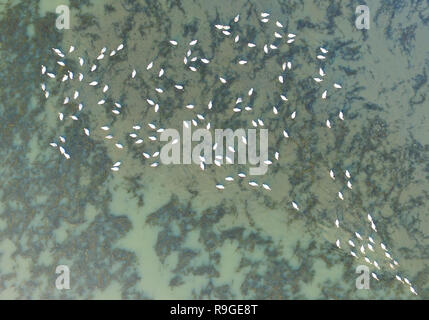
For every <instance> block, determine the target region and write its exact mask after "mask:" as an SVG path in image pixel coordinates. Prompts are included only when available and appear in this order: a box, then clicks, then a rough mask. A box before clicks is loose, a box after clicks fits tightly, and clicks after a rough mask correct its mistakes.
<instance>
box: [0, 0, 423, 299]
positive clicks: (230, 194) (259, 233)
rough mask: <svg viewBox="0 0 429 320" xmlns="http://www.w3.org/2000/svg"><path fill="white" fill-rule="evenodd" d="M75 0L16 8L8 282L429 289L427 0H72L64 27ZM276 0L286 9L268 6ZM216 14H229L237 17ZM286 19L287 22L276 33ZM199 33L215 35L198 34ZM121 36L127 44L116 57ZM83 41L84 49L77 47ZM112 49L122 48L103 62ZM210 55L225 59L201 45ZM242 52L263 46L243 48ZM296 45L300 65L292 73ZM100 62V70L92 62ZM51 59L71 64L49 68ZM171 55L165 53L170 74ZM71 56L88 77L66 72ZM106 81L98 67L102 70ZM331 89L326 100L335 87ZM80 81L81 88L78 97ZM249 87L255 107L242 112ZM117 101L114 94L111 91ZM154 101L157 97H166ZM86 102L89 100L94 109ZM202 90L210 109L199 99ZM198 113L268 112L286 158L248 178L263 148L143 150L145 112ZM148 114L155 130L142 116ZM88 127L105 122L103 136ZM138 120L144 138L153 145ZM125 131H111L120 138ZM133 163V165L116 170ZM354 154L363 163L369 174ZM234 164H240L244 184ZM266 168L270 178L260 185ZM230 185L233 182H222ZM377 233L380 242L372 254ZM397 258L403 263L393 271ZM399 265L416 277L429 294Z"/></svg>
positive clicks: (8, 57)
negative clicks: (242, 155) (173, 160)
mask: <svg viewBox="0 0 429 320" xmlns="http://www.w3.org/2000/svg"><path fill="white" fill-rule="evenodd" d="M64 3H65V2H64V1H61V2H58V1H32V2H31V4H28V3H27V2H20V1H9V2H5V4H3V5H2V6H1V14H2V16H1V18H0V21H1V26H0V28H1V30H2V31H1V38H0V52H1V57H0V72H1V77H0V79H1V87H0V88H1V91H0V92H1V97H2V99H1V100H0V101H1V102H0V113H1V119H2V120H1V122H0V123H1V124H0V136H1V138H2V139H1V140H0V156H1V159H2V165H1V166H0V173H1V179H2V184H1V188H0V199H1V200H0V297H2V298H3V299H38V298H63V299H85V298H91V299H103V298H110V299H111V298H113V299H129V298H144V299H146V298H149V299H201V298H204V299H232V298H236V299H362V298H366V299H368V298H369V299H391V298H400V299H414V298H427V297H428V296H429V291H428V290H429V288H428V286H427V283H428V281H427V280H428V279H427V277H428V256H427V247H428V237H427V234H428V230H429V229H428V228H429V218H428V213H427V212H428V207H429V205H428V193H427V190H428V189H429V188H428V186H429V183H428V179H429V175H428V172H429V167H428V163H429V162H428V160H429V159H428V152H429V141H428V135H427V129H428V125H427V117H428V115H429V111H428V110H429V109H428V107H429V105H428V102H427V101H426V93H425V92H426V91H427V86H428V85H427V67H428V57H429V56H428V46H427V41H426V39H427V37H428V35H429V30H428V21H429V8H428V6H427V3H424V2H423V1H418V2H415V3H413V4H412V5H407V4H404V3H403V2H402V1H396V2H387V1H385V2H382V1H379V2H376V3H374V4H371V5H370V19H371V24H370V29H369V30H358V29H357V28H356V27H355V18H356V15H355V7H356V6H357V5H358V4H357V3H355V2H338V3H336V2H324V1H303V2H298V1H296V2H294V1H264V2H260V1H234V2H230V1H200V2H191V1H146V2H144V1H107V0H106V1H104V0H103V1H80V2H77V1H69V2H68V3H66V4H68V5H69V6H70V13H71V19H70V26H71V29H70V30H57V29H56V28H55V20H56V18H57V14H56V13H55V8H56V7H57V5H59V4H64ZM77 3H79V5H78V4H77ZM261 12H268V13H270V16H269V21H268V22H267V23H263V22H262V21H261V19H262V18H261V15H260V14H261ZM237 14H240V20H239V21H238V22H237V23H234V22H233V19H234V17H235V16H236V15H237ZM276 21H279V22H281V23H282V24H283V26H284V28H279V27H277V26H276V25H275V22H276ZM216 24H221V25H230V26H231V29H230V31H231V35H224V34H222V32H221V31H220V30H218V29H216V27H215V25H216ZM274 32H279V33H281V34H282V35H283V38H282V39H277V40H275V38H274V36H273V34H274ZM288 33H294V34H296V35H297V36H296V41H295V42H294V43H291V44H287V43H286V40H287V39H288V38H287V34H288ZM237 34H239V35H240V39H239V41H238V42H237V43H235V42H234V37H235V36H236V35H237ZM193 39H198V43H197V44H196V45H195V46H189V45H188V44H189V42H190V41H191V40H193ZM170 40H175V41H177V42H178V45H177V46H174V45H172V44H171V43H170V42H169V41H170ZM248 42H252V43H255V44H256V47H255V48H249V47H248V46H247V43H248ZM121 43H123V44H124V49H122V50H120V51H118V52H117V53H116V54H115V55H114V56H109V53H110V52H111V50H114V49H116V48H117V47H118V46H119V45H120V44H121ZM271 43H275V44H276V46H278V49H269V53H268V54H266V53H264V51H263V46H264V44H271ZM71 45H73V46H74V47H75V51H73V52H72V53H68V49H69V47H70V46H71ZM103 47H106V48H107V51H106V53H105V56H106V57H105V58H104V59H102V60H97V59H96V58H97V56H98V55H99V53H100V50H101V49H102V48H103ZM320 47H324V48H326V49H328V50H329V52H328V53H327V54H326V60H323V61H322V60H318V59H317V58H316V56H317V55H318V54H321V52H320V49H319V48H320ZM51 48H59V49H61V50H62V52H64V53H65V54H66V58H65V59H60V58H59V57H58V56H57V55H56V54H55V53H54V52H53V51H52V49H51ZM188 49H191V50H192V53H191V55H190V56H189V57H188V64H187V65H185V64H184V61H183V59H184V56H186V53H187V51H188ZM78 57H83V59H84V61H85V63H84V64H83V66H80V65H79V60H78ZM192 57H199V58H206V59H208V60H210V63H208V64H204V63H202V62H201V61H200V60H197V61H194V62H191V61H190V60H191V58H192ZM243 59H244V60H246V61H247V64H245V65H239V64H238V61H239V60H243ZM58 60H61V61H64V62H65V64H66V67H61V66H59V65H58V64H57V63H56V62H57V61H58ZM152 61H153V67H152V68H151V69H150V70H147V66H148V64H149V63H150V62H152ZM286 61H290V62H291V63H292V68H291V69H290V70H286V71H284V72H283V71H282V63H283V62H286ZM93 63H95V64H96V65H97V69H96V70H95V71H94V72H91V71H90V68H91V65H92V64H93ZM41 65H44V66H46V67H47V70H48V71H47V72H52V73H54V74H56V78H55V79H50V78H48V77H47V76H46V74H45V75H41V73H40V69H41ZM189 65H194V66H195V67H196V68H197V69H198V70H197V71H196V72H192V71H191V70H189V68H188V66H189ZM319 68H323V70H324V71H325V73H326V76H324V77H323V81H322V82H321V83H316V82H315V81H314V80H313V79H312V78H314V77H319V73H318V72H319ZM133 69H135V70H136V72H137V74H136V77H135V78H134V79H133V78H131V73H132V71H133ZM160 69H164V70H165V73H164V75H162V76H161V77H159V76H158V74H159V71H160ZM68 70H72V72H73V74H74V79H73V80H71V79H69V80H68V81H65V82H62V81H61V78H62V77H63V75H64V74H68V73H67V71H68ZM79 72H81V73H82V74H83V75H84V80H83V81H82V82H80V81H79V80H78V74H79ZM280 74H283V75H284V78H285V81H284V83H283V84H281V83H280V82H279V81H278V76H279V75H280ZM219 77H224V78H225V79H227V83H226V84H223V83H222V82H221V81H219ZM90 81H98V82H99V85H98V86H96V87H92V86H88V83H89V82H90ZM41 83H44V84H45V85H46V88H47V89H46V90H47V91H49V98H46V97H45V93H44V92H43V91H42V90H41V89H40V85H41ZM334 83H340V84H341V85H342V89H334V88H333V84H334ZM105 84H107V85H108V86H109V89H108V91H107V92H103V91H102V88H103V86H104V85H105ZM174 84H182V85H184V87H185V88H184V90H183V91H181V90H177V89H175V88H174ZM155 88H162V89H163V92H162V93H159V92H157V91H155ZM250 88H254V93H253V94H252V96H249V95H248V90H249V89H250ZM325 89H327V90H328V93H327V99H321V95H322V92H323V91H324V90H325ZM75 90H77V91H79V97H78V98H77V99H76V100H74V99H72V96H73V93H74V91H75ZM280 94H283V95H286V96H287V98H288V101H283V100H282V99H281V98H280ZM66 96H67V97H70V99H71V102H70V103H68V104H63V101H64V98H65V97H66ZM238 97H242V98H243V102H242V104H241V105H242V111H241V112H234V111H233V108H234V107H235V101H236V99H237V98H238ZM100 99H106V103H105V104H103V105H99V104H97V102H98V101H100ZM147 99H150V100H153V101H155V102H156V103H158V104H159V111H158V112H155V111H154V107H153V106H151V105H150V104H149V103H148V102H147ZM210 100H212V101H213V108H212V109H210V110H209V109H208V108H207V105H208V103H209V101H210ZM114 102H120V103H121V105H122V108H121V109H120V112H121V113H120V114H119V115H114V114H112V112H111V109H112V106H113V105H114ZM78 103H83V109H82V111H80V112H79V111H78ZM191 103H192V104H194V105H195V108H194V109H192V110H189V109H186V108H185V106H186V105H187V104H191ZM245 106H251V107H252V110H251V111H246V110H244V107H245ZM273 106H276V107H277V109H278V114H277V115H276V114H274V113H273V111H272V107H273ZM293 111H296V112H297V113H296V118H295V119H291V114H292V112H293ZM339 111H342V112H343V113H344V121H342V120H340V119H339V117H338V113H339ZM59 112H62V113H63V114H64V117H65V118H64V120H63V121H60V120H59V119H58V113H59ZM197 114H201V115H203V116H204V120H199V119H198V118H197ZM71 115H77V116H78V118H79V120H76V121H75V120H72V119H71V118H70V116H71ZM192 119H194V120H197V122H198V127H199V128H204V127H206V125H207V123H208V122H210V124H211V128H212V130H213V129H214V128H222V129H223V128H232V129H237V128H246V129H247V128H253V126H252V123H251V121H252V120H255V121H256V120H257V119H262V120H263V122H264V128H267V129H268V130H269V159H270V160H272V161H273V164H272V165H271V166H270V167H269V169H268V172H267V173H266V174H265V175H263V176H254V177H246V178H245V179H240V178H239V177H237V173H238V172H240V171H243V172H246V173H247V170H248V169H249V165H222V166H221V167H217V166H216V165H208V166H207V167H206V170H204V171H202V170H201V169H200V167H199V166H198V165H195V164H192V165H163V164H162V163H161V164H160V165H159V166H158V167H156V168H154V167H151V166H150V165H151V164H152V163H153V162H154V161H159V160H156V159H153V160H152V159H145V158H144V157H143V156H142V152H146V153H148V154H151V155H152V154H153V153H154V152H156V151H159V150H160V147H161V146H162V144H161V143H160V142H159V139H158V141H156V142H150V140H149V139H148V137H149V136H151V135H157V134H156V133H154V130H151V129H150V128H149V127H148V126H147V124H148V123H153V124H155V125H156V127H157V128H176V129H179V130H180V131H181V130H182V123H183V121H184V120H188V121H190V120H192ZM327 119H329V120H330V121H331V126H332V128H331V129H329V128H327V127H326V125H325V122H326V120H327ZM135 125H140V126H141V127H142V129H141V130H133V129H132V127H133V126H135ZM102 126H109V127H110V129H109V131H108V132H107V131H103V130H102V129H100V128H101V127H102ZM83 128H89V130H90V136H89V137H87V136H86V135H85V134H84V131H83ZM192 129H193V130H195V129H196V127H194V126H192ZM284 129H287V131H288V133H289V138H287V139H286V138H284V136H283V133H282V132H283V130H284ZM131 132H136V133H138V135H139V137H140V136H141V137H142V138H143V140H144V141H143V143H142V144H138V145H136V144H135V143H134V142H135V139H134V140H133V138H131V137H130V136H129V134H130V133H131ZM107 134H112V136H113V139H112V140H108V139H105V136H106V135H107ZM59 136H63V137H65V139H66V142H65V143H63V144H62V145H63V146H64V148H65V149H66V151H67V152H68V154H70V159H69V160H67V159H65V158H64V156H63V155H61V154H60V152H59V151H58V149H55V148H53V147H51V146H50V145H49V144H50V143H52V142H56V143H58V144H59V143H60V142H59ZM157 136H158V137H159V135H157ZM115 143H121V144H123V146H124V148H123V149H118V148H117V147H116V146H115ZM276 151H278V152H279V154H280V157H279V160H278V161H276V160H275V159H274V153H275V152H276ZM117 161H121V165H120V170H119V171H118V172H113V171H112V170H111V167H112V165H113V164H114V163H115V162H117ZM331 169H332V170H333V171H334V172H335V175H336V179H335V180H332V179H331V178H330V176H329V170H331ZM345 170H349V171H350V173H351V179H350V181H351V183H352V185H353V189H351V190H350V189H349V188H347V186H346V183H347V180H348V179H346V177H345V175H344V171H345ZM227 176H233V177H234V179H235V180H234V181H233V182H227V181H225V180H224V179H225V177H227ZM251 180H254V181H257V182H258V184H259V185H261V184H262V183H266V184H269V186H270V187H271V189H272V190H271V191H267V190H265V189H263V188H261V187H260V186H259V187H257V188H254V187H251V186H249V185H248V182H249V181H251ZM218 183H222V184H224V185H225V189H224V190H222V191H220V190H217V189H216V187H215V185H216V184H218ZM339 191H341V192H342V194H343V195H344V200H340V199H339V197H338V192H339ZM292 201H294V202H296V203H297V204H298V205H299V208H300V210H299V211H296V210H294V208H293V207H292ZM368 213H370V214H371V216H372V218H373V219H374V222H375V223H376V226H377V232H374V231H373V230H372V229H371V225H370V223H369V221H368V219H367V214H368ZM336 219H338V220H339V221H340V228H336V227H335V224H334V221H335V220H336ZM355 232H358V233H359V234H360V235H361V236H362V237H363V239H364V241H360V240H359V239H358V238H357V237H356V235H355ZM368 236H371V237H373V238H374V240H375V244H374V248H375V251H374V252H372V251H370V250H369V249H368V247H367V243H369V242H368ZM337 239H339V240H340V241H341V249H339V248H337V247H336V245H335V241H336V240H337ZM350 239H352V241H353V242H354V243H355V244H358V243H359V246H360V245H361V244H364V245H365V246H366V247H365V248H366V251H365V253H364V254H361V252H360V251H359V249H358V248H352V247H350V246H349V245H348V244H347V241H348V240H350ZM380 242H382V243H384V244H385V245H386V246H387V248H388V252H389V253H390V254H391V256H392V257H393V259H392V260H390V259H389V258H388V257H386V256H385V251H384V250H383V249H382V248H381V247H380ZM351 250H353V251H354V252H355V253H356V254H357V255H358V257H357V258H355V257H353V256H352V255H351V254H350V251H351ZM364 257H367V258H369V259H370V261H371V262H373V261H377V263H378V265H379V266H380V269H377V268H376V267H375V266H374V264H368V263H366V262H365V260H364ZM394 260H395V261H397V262H398V263H399V265H398V266H395V267H394V269H392V268H391V267H390V266H389V263H391V264H393V261H394ZM58 265H67V266H68V267H69V269H70V289H69V290H58V289H57V288H56V286H55V281H56V278H57V277H58V275H57V274H56V273H55V270H56V267H57V266H58ZM358 265H368V266H369V268H370V270H371V272H375V273H376V274H377V275H378V278H379V279H380V281H376V280H375V279H373V278H371V280H370V290H358V289H356V285H355V281H356V278H357V276H358V275H357V274H356V273H355V270H356V267H357V266H358ZM395 275H400V276H401V278H403V277H406V278H407V279H409V281H411V283H412V286H413V288H415V290H416V291H417V292H418V294H419V295H418V296H416V295H413V294H412V293H411V292H410V290H409V286H408V285H407V284H406V283H401V282H399V281H398V280H396V279H395Z"/></svg>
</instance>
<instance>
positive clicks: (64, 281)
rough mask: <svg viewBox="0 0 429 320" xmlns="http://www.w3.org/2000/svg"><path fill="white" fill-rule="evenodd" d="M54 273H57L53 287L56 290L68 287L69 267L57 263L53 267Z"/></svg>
mask: <svg viewBox="0 0 429 320" xmlns="http://www.w3.org/2000/svg"><path fill="white" fill-rule="evenodd" d="M55 273H56V274H59V276H58V277H57V279H56V280H55V287H56V288H57V289H58V290H64V289H67V290H68V289H70V269H69V267H68V266H66V265H59V266H57V268H56V269H55Z"/></svg>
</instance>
